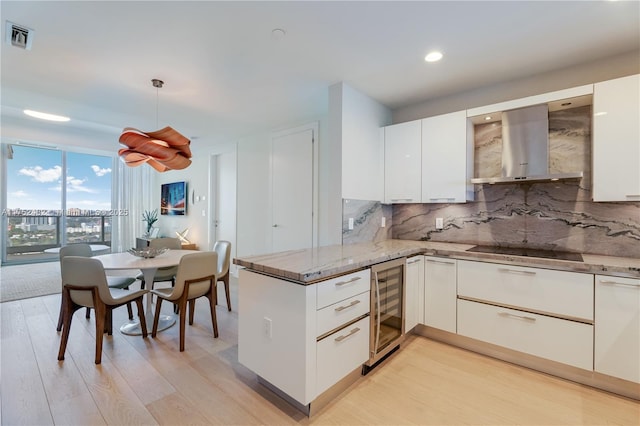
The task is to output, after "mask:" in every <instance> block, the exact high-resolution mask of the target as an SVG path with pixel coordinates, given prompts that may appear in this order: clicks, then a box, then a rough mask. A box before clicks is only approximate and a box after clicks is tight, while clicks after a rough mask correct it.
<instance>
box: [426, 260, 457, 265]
mask: <svg viewBox="0 0 640 426" xmlns="http://www.w3.org/2000/svg"><path fill="white" fill-rule="evenodd" d="M427 262H431V263H440V264H442V265H455V262H445V261H444V260H434V259H427Z"/></svg>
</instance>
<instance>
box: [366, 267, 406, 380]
mask: <svg viewBox="0 0 640 426" xmlns="http://www.w3.org/2000/svg"><path fill="white" fill-rule="evenodd" d="M405 265H406V258H404V257H403V258H401V259H395V260H391V261H388V262H384V263H379V264H377V265H373V266H372V267H371V315H370V318H371V327H370V329H371V335H370V340H369V349H370V350H369V360H368V361H367V362H366V363H365V365H364V367H363V374H366V373H368V372H369V370H370V369H371V368H372V367H373V366H374V365H375V364H376V363H377V362H378V361H380V360H381V359H382V358H384V357H385V356H386V355H388V354H389V353H391V352H392V351H394V350H395V349H397V348H398V347H399V346H400V343H401V342H402V340H403V339H404V317H405V315H404V314H405V297H404V294H405V275H406V266H405Z"/></svg>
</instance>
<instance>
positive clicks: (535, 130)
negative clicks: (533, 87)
mask: <svg viewBox="0 0 640 426" xmlns="http://www.w3.org/2000/svg"><path fill="white" fill-rule="evenodd" d="M501 169H502V171H501V176H500V177H486V178H483V177H479V178H473V179H471V183H489V184H496V183H520V182H550V181H557V180H567V179H581V178H582V177H583V172H581V171H579V172H571V173H549V107H548V105H546V104H543V105H535V106H531V107H526V108H519V109H514V110H510V111H504V112H502V168H501Z"/></svg>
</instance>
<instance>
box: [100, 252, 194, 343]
mask: <svg viewBox="0 0 640 426" xmlns="http://www.w3.org/2000/svg"><path fill="white" fill-rule="evenodd" d="M194 252H195V250H167V251H166V252H164V253H162V254H159V255H157V256H155V257H149V258H144V257H138V256H135V255H133V254H131V253H128V252H123V253H110V254H102V255H99V256H94V257H93V258H94V259H98V260H99V261H100V262H102V266H103V267H104V269H105V271H115V270H140V271H141V272H142V275H143V276H144V281H145V282H146V283H149V284H148V285H150V286H151V285H152V284H150V283H153V279H154V277H155V275H156V271H157V270H158V268H166V267H171V266H177V265H178V264H179V263H180V259H182V256H184V255H186V254H189V253H194ZM151 299H152V297H151V294H147V295H146V301H145V312H144V315H145V319H146V321H147V328H149V327H152V325H153V316H154V313H153V307H152V301H151ZM175 323H176V318H175V316H174V315H160V318H159V319H158V331H162V330H166V329H167V328H169V327H171V326H172V325H174V324H175ZM120 332H122V333H123V334H127V335H130V336H139V335H141V334H142V328H141V327H140V320H139V319H135V318H134V319H133V320H131V321H128V322H127V323H125V324H123V325H122V326H121V327H120Z"/></svg>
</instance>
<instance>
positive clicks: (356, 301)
mask: <svg viewBox="0 0 640 426" xmlns="http://www.w3.org/2000/svg"><path fill="white" fill-rule="evenodd" d="M358 303H360V301H359V300H354V301H352V302H351V303H349V304H348V305H347V306H338V307H337V308H336V309H335V311H336V312H340V311H344V310H345V309H348V308H350V307H352V306H355V305H357V304H358Z"/></svg>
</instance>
